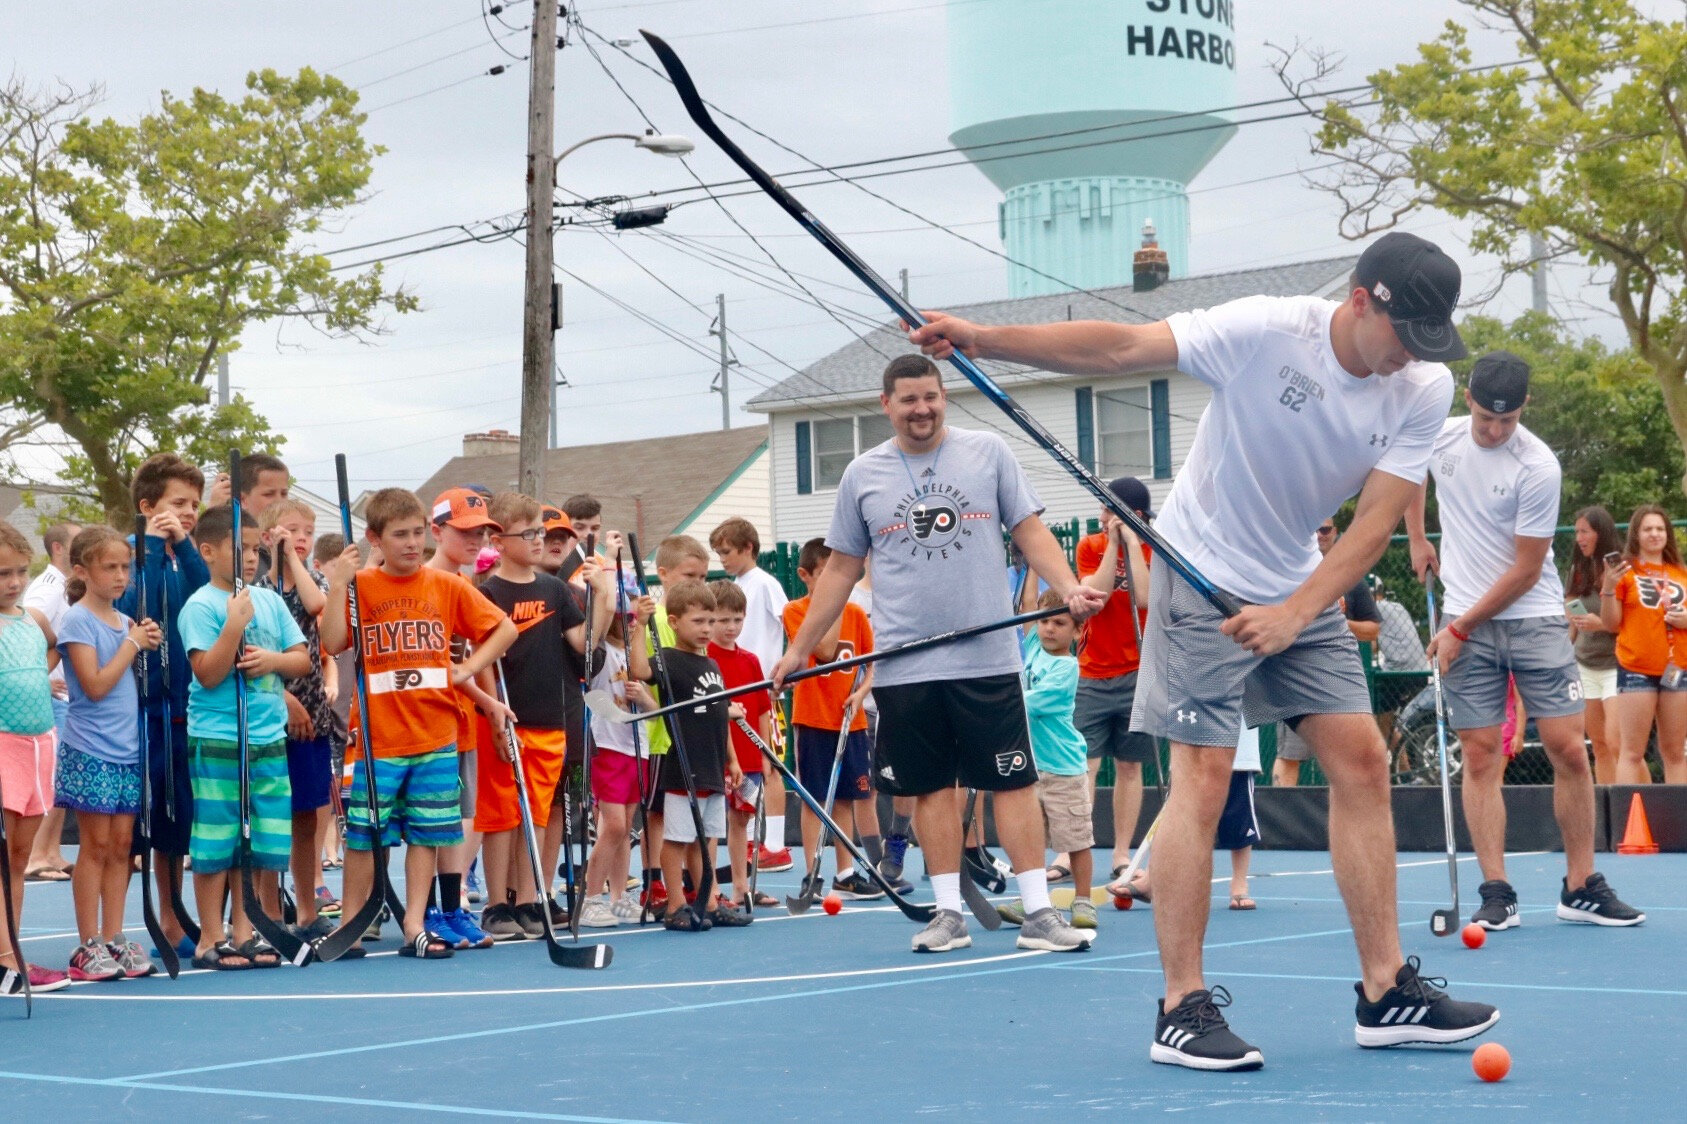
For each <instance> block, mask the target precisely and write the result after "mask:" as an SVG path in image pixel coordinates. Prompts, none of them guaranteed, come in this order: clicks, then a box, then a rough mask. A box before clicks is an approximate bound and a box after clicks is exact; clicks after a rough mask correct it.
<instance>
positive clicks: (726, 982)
mask: <svg viewBox="0 0 1687 1124" xmlns="http://www.w3.org/2000/svg"><path fill="white" fill-rule="evenodd" d="M1050 955H1053V954H1052V953H1047V952H1043V951H1041V950H1038V949H1030V950H1026V951H1021V952H1005V953H1002V954H1001V955H999V956H981V957H978V958H977V959H974V960H941V959H939V960H930V961H926V962H924V963H920V964H904V965H902V966H900V967H894V968H851V969H845V970H842V971H837V972H803V973H799V974H794V975H785V976H739V977H734V978H728V979H716V980H670V981H665V982H651V983H633V984H604V985H600V986H595V987H512V988H487V989H476V990H462V991H365V992H323V993H305V994H294V995H257V994H246V995H118V994H115V993H113V994H96V995H78V996H76V998H78V999H83V1000H97V999H105V1000H119V1001H128V1002H136V1003H146V1002H152V1003H219V1002H221V1003H262V1002H268V1001H269V1000H272V999H293V1000H314V999H462V998H468V997H476V996H492V995H570V994H579V993H582V992H611V991H664V990H667V989H669V988H697V987H736V986H741V985H745V984H772V983H800V982H803V981H805V980H842V979H856V978H861V977H867V976H889V975H903V974H907V973H909V972H933V971H940V970H944V969H947V970H951V971H953V970H955V969H958V968H970V967H973V966H974V965H978V964H997V963H1000V962H1002V961H1007V960H1025V959H1027V958H1030V957H1036V956H1050ZM182 974H183V975H186V974H187V973H185V972H184V973H182ZM43 998H45V996H43Z"/></svg>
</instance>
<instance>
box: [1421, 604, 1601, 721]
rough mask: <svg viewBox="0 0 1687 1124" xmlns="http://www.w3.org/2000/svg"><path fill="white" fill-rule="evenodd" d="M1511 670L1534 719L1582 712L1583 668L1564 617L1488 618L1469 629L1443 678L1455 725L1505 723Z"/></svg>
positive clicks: (1448, 710)
mask: <svg viewBox="0 0 1687 1124" xmlns="http://www.w3.org/2000/svg"><path fill="white" fill-rule="evenodd" d="M1507 673H1509V674H1510V675H1511V678H1512V679H1514V680H1516V681H1517V693H1518V694H1519V695H1521V696H1522V697H1523V706H1524V708H1525V709H1527V710H1528V712H1529V717H1530V718H1563V717H1565V716H1567V715H1571V714H1580V713H1581V712H1582V673H1581V669H1580V668H1578V667H1577V666H1576V654H1575V650H1574V649H1573V648H1571V646H1570V630H1569V628H1568V627H1567V626H1566V625H1565V623H1564V618H1563V617H1561V616H1551V617H1524V618H1522V619H1521V620H1510V621H1483V622H1482V623H1481V624H1479V625H1477V626H1476V627H1475V628H1473V629H1471V630H1470V640H1469V641H1468V642H1467V643H1466V644H1465V645H1464V646H1463V647H1461V648H1460V649H1459V655H1458V658H1457V659H1455V660H1454V661H1453V665H1452V666H1451V667H1450V668H1448V669H1447V675H1446V677H1445V678H1444V679H1442V681H1441V689H1442V691H1443V692H1445V694H1446V698H1447V720H1448V722H1450V723H1451V724H1452V727H1453V729H1455V730H1480V729H1483V728H1484V727H1487V726H1500V725H1503V724H1504V723H1505V695H1506V675H1507Z"/></svg>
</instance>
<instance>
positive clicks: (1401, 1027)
mask: <svg viewBox="0 0 1687 1124" xmlns="http://www.w3.org/2000/svg"><path fill="white" fill-rule="evenodd" d="M1420 968H1421V965H1420V964H1419V962H1418V958H1417V957H1415V956H1411V957H1407V959H1406V963H1405V964H1403V965H1401V967H1400V971H1399V973H1398V974H1396V975H1395V977H1394V986H1393V987H1391V988H1389V989H1388V990H1387V991H1385V992H1383V995H1382V998H1381V999H1378V1000H1377V1001H1376V1002H1375V1003H1372V1002H1370V1001H1369V1000H1367V999H1366V998H1365V985H1364V984H1363V983H1356V984H1354V985H1353V990H1354V991H1356V992H1358V993H1359V1004H1358V1025H1357V1026H1356V1027H1354V1030H1353V1036H1354V1038H1355V1039H1356V1040H1357V1041H1358V1043H1359V1045H1361V1046H1367V1047H1375V1046H1400V1045H1404V1044H1405V1043H1407V1042H1463V1041H1464V1040H1465V1039H1466V1038H1474V1037H1476V1036H1477V1035H1478V1034H1481V1033H1482V1032H1483V1031H1485V1030H1487V1029H1488V1028H1489V1027H1491V1026H1493V1025H1494V1024H1495V1023H1497V1022H1499V1021H1500V1013H1499V1009H1498V1008H1496V1007H1491V1006H1489V1005H1488V1004H1486V1003H1466V1002H1463V1001H1461V1000H1458V999H1454V998H1453V997H1452V996H1450V995H1448V994H1447V993H1446V992H1444V991H1442V990H1441V989H1442V988H1444V987H1446V986H1447V981H1446V980H1444V979H1439V978H1437V977H1434V976H1425V975H1420V974H1419V969H1420Z"/></svg>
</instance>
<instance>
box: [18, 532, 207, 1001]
mask: <svg viewBox="0 0 1687 1124" xmlns="http://www.w3.org/2000/svg"><path fill="white" fill-rule="evenodd" d="M135 572H136V573H137V574H138V575H139V580H138V581H136V583H135V605H136V609H137V611H138V612H139V613H140V615H141V619H142V620H145V619H146V516H144V515H136V516H135ZM169 642H170V640H169V637H168V636H166V637H165V638H164V643H166V644H168V643H169ZM135 680H136V686H137V689H138V690H139V692H140V707H139V711H140V714H139V718H140V721H139V723H138V724H137V729H138V733H139V734H140V743H141V746H140V749H141V802H140V808H139V810H138V811H137V813H136V815H135V835H136V837H137V838H138V839H139V840H140V844H141V918H142V920H143V921H144V922H145V924H146V932H147V936H149V937H151V938H152V943H153V944H154V945H155V946H157V948H158V958H159V959H160V960H162V961H164V971H165V973H166V974H167V975H168V976H169V977H170V978H171V979H175V978H176V977H177V976H179V975H181V971H182V958H181V955H180V954H179V953H178V952H177V951H176V946H175V945H173V944H171V943H170V941H169V939H168V938H166V937H165V936H164V926H162V925H160V924H159V923H158V911H157V910H155V909H154V908H153V906H152V731H151V730H150V729H148V727H149V726H150V725H151V723H149V722H148V721H147V714H146V695H147V688H148V687H149V686H150V685H151V684H150V682H149V681H148V677H147V670H146V653H145V652H136V653H135ZM164 689H165V690H166V691H168V690H169V689H170V685H169V684H168V683H165V684H164ZM169 734H170V731H169V729H168V728H166V729H165V731H164V735H165V737H166V738H168V737H169ZM164 752H165V753H169V752H170V748H169V745H168V744H166V745H165V747H164ZM164 767H165V769H169V767H170V766H169V763H168V761H166V763H165V766H164ZM197 943H198V942H195V945H196V946H197ZM24 975H25V977H27V976H28V975H29V973H28V971H27V970H25V972H24Z"/></svg>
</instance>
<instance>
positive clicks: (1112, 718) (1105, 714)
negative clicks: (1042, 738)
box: [1072, 671, 1154, 764]
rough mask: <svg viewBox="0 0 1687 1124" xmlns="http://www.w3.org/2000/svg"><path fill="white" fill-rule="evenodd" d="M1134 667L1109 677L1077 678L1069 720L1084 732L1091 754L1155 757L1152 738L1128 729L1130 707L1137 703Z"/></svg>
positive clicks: (1136, 758)
mask: <svg viewBox="0 0 1687 1124" xmlns="http://www.w3.org/2000/svg"><path fill="white" fill-rule="evenodd" d="M1136 676H1137V673H1136V672H1134V671H1128V672H1126V673H1125V674H1123V675H1115V676H1113V677H1112V678H1110V679H1080V680H1078V700H1077V702H1076V703H1075V704H1074V705H1073V707H1072V724H1073V725H1074V726H1076V727H1078V733H1080V734H1082V735H1084V744H1085V745H1087V746H1089V755H1090V757H1091V758H1092V759H1093V758H1099V757H1111V758H1113V759H1114V760H1115V761H1135V762H1137V763H1139V764H1140V763H1142V762H1146V761H1152V760H1153V759H1154V739H1153V738H1151V737H1149V736H1148V735H1147V734H1138V733H1136V732H1135V731H1133V730H1132V729H1131V708H1132V706H1133V705H1134V704H1135V703H1136Z"/></svg>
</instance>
